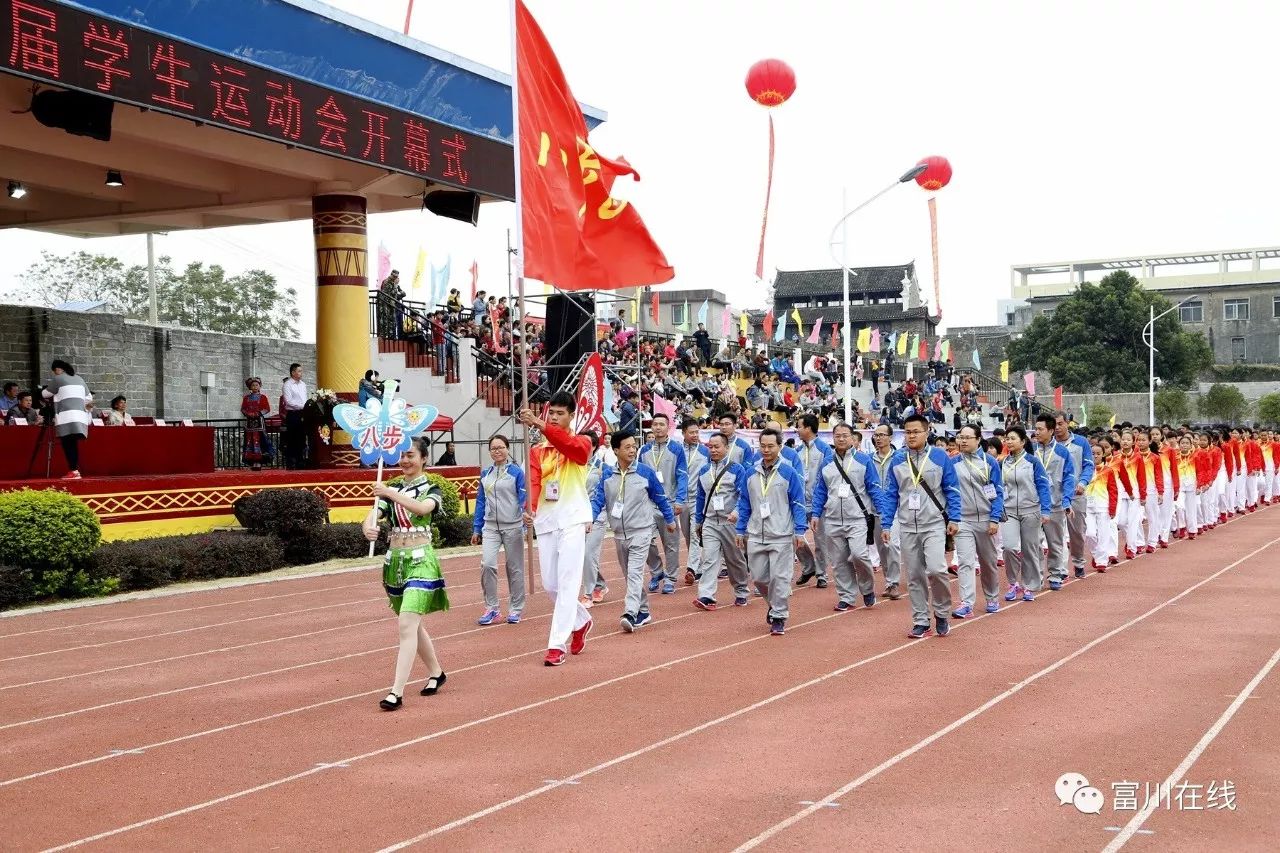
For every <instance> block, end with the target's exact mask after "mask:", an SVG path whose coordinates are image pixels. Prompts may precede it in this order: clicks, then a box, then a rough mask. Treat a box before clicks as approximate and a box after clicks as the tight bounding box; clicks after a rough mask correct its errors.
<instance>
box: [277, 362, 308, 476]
mask: <svg viewBox="0 0 1280 853" xmlns="http://www.w3.org/2000/svg"><path fill="white" fill-rule="evenodd" d="M306 404H307V384H306V383H305V382H303V381H302V365H301V364H298V363H297V362H296V361H295V362H294V363H293V364H291V365H289V378H288V379H286V380H285V381H284V407H283V410H282V414H283V416H284V441H283V442H281V443H282V444H283V445H284V447H282V448H281V450H283V451H284V467H286V468H290V469H293V468H301V467H302V466H303V461H304V457H305V456H306V449H307V437H306V435H305V433H304V428H303V425H302V407H303V406H305V405H306Z"/></svg>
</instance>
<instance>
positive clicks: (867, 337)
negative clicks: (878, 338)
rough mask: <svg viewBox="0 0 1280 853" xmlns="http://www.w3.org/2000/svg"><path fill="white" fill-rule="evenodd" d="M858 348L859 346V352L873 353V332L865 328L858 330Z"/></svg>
mask: <svg viewBox="0 0 1280 853" xmlns="http://www.w3.org/2000/svg"><path fill="white" fill-rule="evenodd" d="M857 346H858V352H870V351H871V330H870V329H868V328H865V327H864V328H861V329H859V330H858V345H857Z"/></svg>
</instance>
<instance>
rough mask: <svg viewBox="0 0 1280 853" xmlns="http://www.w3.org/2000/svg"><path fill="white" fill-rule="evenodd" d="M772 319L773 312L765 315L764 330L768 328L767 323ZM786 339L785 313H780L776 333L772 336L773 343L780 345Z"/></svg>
mask: <svg viewBox="0 0 1280 853" xmlns="http://www.w3.org/2000/svg"><path fill="white" fill-rule="evenodd" d="M772 317H773V311H772V310H771V311H770V312H769V313H768V314H766V315H765V318H764V322H765V328H768V324H769V321H770V320H771V319H772ZM786 337H787V312H785V311H784V312H782V318H781V319H780V320H779V321H778V333H777V334H776V335H774V336H773V342H774V343H778V344H780V343H782V341H783V340H785V339H786Z"/></svg>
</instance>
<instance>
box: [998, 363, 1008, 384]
mask: <svg viewBox="0 0 1280 853" xmlns="http://www.w3.org/2000/svg"><path fill="white" fill-rule="evenodd" d="M1000 381H1001V382H1005V383H1007V382H1008V381H1009V362H1007V361H1002V362H1000Z"/></svg>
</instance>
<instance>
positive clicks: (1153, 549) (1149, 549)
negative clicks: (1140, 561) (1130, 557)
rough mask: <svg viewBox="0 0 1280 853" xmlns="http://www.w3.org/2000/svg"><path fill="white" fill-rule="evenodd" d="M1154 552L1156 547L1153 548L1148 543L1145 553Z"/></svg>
mask: <svg viewBox="0 0 1280 853" xmlns="http://www.w3.org/2000/svg"><path fill="white" fill-rule="evenodd" d="M1155 552H1156V549H1155V548H1153V547H1151V546H1150V545H1148V546H1147V553H1148V554H1154V553H1155Z"/></svg>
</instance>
